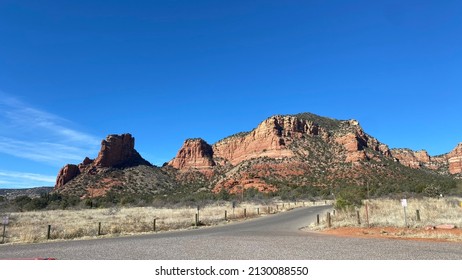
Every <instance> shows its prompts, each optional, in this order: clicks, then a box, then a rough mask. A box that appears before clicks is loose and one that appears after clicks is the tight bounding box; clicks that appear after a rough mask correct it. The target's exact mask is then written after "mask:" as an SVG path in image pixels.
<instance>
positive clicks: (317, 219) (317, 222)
mask: <svg viewBox="0 0 462 280" xmlns="http://www.w3.org/2000/svg"><path fill="white" fill-rule="evenodd" d="M320 220H321V219H320V218H319V214H318V215H317V216H316V225H318V226H319V223H320Z"/></svg>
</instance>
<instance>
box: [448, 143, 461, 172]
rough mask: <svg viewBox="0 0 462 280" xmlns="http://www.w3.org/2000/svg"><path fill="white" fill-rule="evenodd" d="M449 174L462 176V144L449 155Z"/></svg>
mask: <svg viewBox="0 0 462 280" xmlns="http://www.w3.org/2000/svg"><path fill="white" fill-rule="evenodd" d="M447 158H448V162H449V173H451V174H462V143H459V145H457V147H456V148H455V149H454V150H452V151H451V152H450V153H449V154H448V155H447Z"/></svg>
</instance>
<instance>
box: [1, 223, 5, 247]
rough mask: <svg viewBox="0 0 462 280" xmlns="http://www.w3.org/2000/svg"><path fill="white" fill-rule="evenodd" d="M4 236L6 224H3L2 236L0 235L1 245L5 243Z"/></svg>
mask: <svg viewBox="0 0 462 280" xmlns="http://www.w3.org/2000/svg"><path fill="white" fill-rule="evenodd" d="M5 234H6V223H4V224H3V235H2V243H0V244H3V243H5Z"/></svg>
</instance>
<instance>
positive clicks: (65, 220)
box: [6, 202, 324, 243]
mask: <svg viewBox="0 0 462 280" xmlns="http://www.w3.org/2000/svg"><path fill="white" fill-rule="evenodd" d="M282 203H283V202H272V203H269V204H245V203H244V204H240V205H239V207H238V208H237V207H236V208H235V209H234V210H233V208H232V207H231V205H230V203H226V204H215V205H209V206H207V207H204V208H202V209H200V211H199V220H200V226H212V225H217V224H221V223H226V222H229V221H231V220H238V219H243V218H244V209H246V216H247V218H252V217H256V216H257V212H259V214H260V215H268V214H272V213H275V212H277V211H286V210H287V209H289V208H294V207H300V206H303V205H304V204H306V205H307V206H308V205H313V203H312V202H306V203H303V202H299V203H297V205H295V204H294V203H290V204H289V203H284V207H283V204H282ZM323 203H324V202H323ZM276 209H278V210H276ZM225 211H227V219H228V220H227V221H225ZM196 213H197V209H196V208H178V209H166V208H153V207H138V208H118V207H117V208H107V209H85V210H52V211H37V212H23V213H10V214H9V217H10V224H9V225H8V227H7V239H6V242H7V243H37V242H43V241H47V232H48V225H51V226H52V227H51V234H50V235H51V236H50V237H51V239H53V240H57V239H58V240H69V239H88V238H98V237H101V236H121V235H133V234H142V233H152V232H153V230H154V219H156V231H157V232H158V231H170V230H180V229H190V228H194V227H195V215H196ZM99 223H101V236H99V235H98V231H99Z"/></svg>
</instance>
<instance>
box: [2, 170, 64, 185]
mask: <svg viewBox="0 0 462 280" xmlns="http://www.w3.org/2000/svg"><path fill="white" fill-rule="evenodd" d="M55 180H56V178H55V177H54V176H47V175H42V174H34V173H23V172H16V171H8V170H0V186H6V187H8V188H25V187H41V186H52V185H54V183H55Z"/></svg>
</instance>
